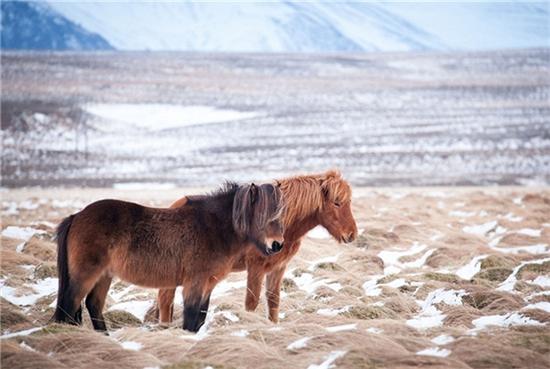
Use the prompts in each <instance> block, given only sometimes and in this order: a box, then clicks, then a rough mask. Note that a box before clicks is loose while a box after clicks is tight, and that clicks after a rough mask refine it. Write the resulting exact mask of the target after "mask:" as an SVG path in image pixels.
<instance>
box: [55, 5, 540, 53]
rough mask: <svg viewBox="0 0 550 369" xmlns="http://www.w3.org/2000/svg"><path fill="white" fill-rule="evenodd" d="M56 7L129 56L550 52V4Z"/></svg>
mask: <svg viewBox="0 0 550 369" xmlns="http://www.w3.org/2000/svg"><path fill="white" fill-rule="evenodd" d="M49 3H50V5H51V6H52V7H54V8H55V9H56V10H57V11H59V12H60V13H62V14H63V15H65V16H66V17H67V18H69V19H71V20H73V21H75V22H77V23H79V24H81V25H82V26H84V27H86V28H87V29H89V30H91V31H93V32H97V33H99V34H101V35H102V36H104V37H105V38H106V39H107V40H109V42H110V43H111V44H112V45H114V46H115V47H116V48H119V49H127V50H143V49H150V50H199V51H349V50H352V51H375V50H381V51H406V50H480V49H497V48H517V47H549V46H550V26H549V5H548V3H525V2H520V1H517V2H507V3H499V2H497V3H445V4H443V3H437V2H436V3H406V2H400V3H393V2H384V3H364V2H363V3H358V2H338V3H334V2H321V1H318V2H291V1H280V0H279V1H271V2H262V3H257V2H241V3H234V2H233V3H231V2H216V3H204V2H201V3H191V2H184V3H173V2H170V3H167V2H161V3H151V2H132V3H120V2H115V3H97V2H96V3H89V2H76V3H75V2H56V1H49Z"/></svg>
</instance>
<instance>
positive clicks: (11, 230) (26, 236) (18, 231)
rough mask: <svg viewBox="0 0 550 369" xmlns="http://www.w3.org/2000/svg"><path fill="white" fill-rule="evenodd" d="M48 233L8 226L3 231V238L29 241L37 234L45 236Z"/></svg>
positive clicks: (30, 228)
mask: <svg viewBox="0 0 550 369" xmlns="http://www.w3.org/2000/svg"><path fill="white" fill-rule="evenodd" d="M45 233H46V232H44V231H42V230H40V229H35V228H32V227H16V226H8V227H6V228H5V229H4V230H2V236H4V237H9V238H16V239H18V240H24V241H28V240H30V239H31V237H32V236H34V235H35V234H45Z"/></svg>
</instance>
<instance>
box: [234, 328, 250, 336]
mask: <svg viewBox="0 0 550 369" xmlns="http://www.w3.org/2000/svg"><path fill="white" fill-rule="evenodd" d="M248 334H249V333H248V331H247V330H246V329H239V330H238V331H235V332H231V336H234V337H246V336H248Z"/></svg>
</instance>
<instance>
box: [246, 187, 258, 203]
mask: <svg viewBox="0 0 550 369" xmlns="http://www.w3.org/2000/svg"><path fill="white" fill-rule="evenodd" d="M248 191H250V203H251V204H254V203H255V202H256V200H258V186H256V185H255V184H254V183H252V184H251V185H250V188H249V189H248Z"/></svg>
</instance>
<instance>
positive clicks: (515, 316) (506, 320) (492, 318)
mask: <svg viewBox="0 0 550 369" xmlns="http://www.w3.org/2000/svg"><path fill="white" fill-rule="evenodd" d="M472 324H473V325H474V326H475V328H474V329H472V330H471V332H475V331H479V330H481V329H485V328H487V327H490V326H495V327H510V326H513V325H543V323H541V322H539V321H536V320H534V319H531V318H529V317H527V316H525V315H522V314H520V313H508V314H502V315H487V316H482V317H481V318H477V319H474V320H473V321H472Z"/></svg>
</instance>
